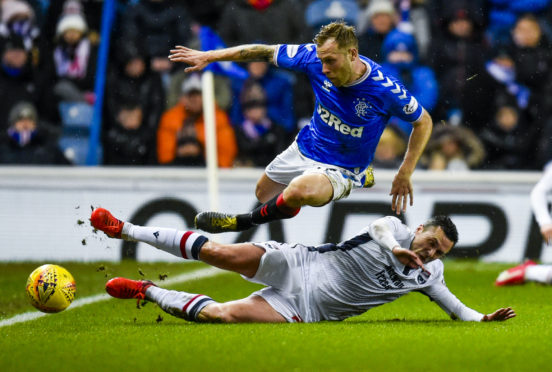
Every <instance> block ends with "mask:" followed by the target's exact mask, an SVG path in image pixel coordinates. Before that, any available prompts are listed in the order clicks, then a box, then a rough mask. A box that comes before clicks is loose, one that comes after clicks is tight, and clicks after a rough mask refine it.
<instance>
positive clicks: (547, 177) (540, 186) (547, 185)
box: [531, 162, 552, 226]
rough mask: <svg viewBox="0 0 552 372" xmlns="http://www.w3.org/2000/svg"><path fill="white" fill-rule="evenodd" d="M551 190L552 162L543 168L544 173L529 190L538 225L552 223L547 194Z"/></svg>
mask: <svg viewBox="0 0 552 372" xmlns="http://www.w3.org/2000/svg"><path fill="white" fill-rule="evenodd" d="M551 191H552V162H550V163H548V164H547V165H546V167H545V169H544V175H543V176H542V178H541V179H540V181H539V182H538V183H537V184H536V185H535V187H533V190H532V191H531V207H532V208H533V213H534V214H535V219H536V220H537V222H538V224H539V226H543V225H547V224H550V223H552V216H550V212H549V211H548V199H547V194H548V193H549V192H551Z"/></svg>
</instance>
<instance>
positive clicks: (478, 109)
mask: <svg viewBox="0 0 552 372" xmlns="http://www.w3.org/2000/svg"><path fill="white" fill-rule="evenodd" d="M482 22H483V21H482V19H481V14H480V10H479V9H477V8H474V7H473V6H472V5H471V3H470V2H467V1H451V2H450V4H449V5H447V6H444V12H443V19H442V22H441V23H440V29H439V30H438V32H435V33H434V40H433V45H435V46H436V47H435V48H432V50H433V54H432V56H431V60H432V65H433V69H434V70H435V72H436V74H437V79H438V81H439V87H440V96H439V97H440V100H439V104H438V107H437V109H436V112H435V115H436V116H437V117H442V118H445V119H446V120H447V121H448V122H450V123H452V124H455V125H459V124H460V123H462V124H463V125H464V126H466V127H468V128H471V129H472V130H474V131H477V130H478V127H479V126H480V125H481V123H483V122H484V121H483V120H482V119H481V117H480V116H479V115H480V114H485V112H486V111H488V110H487V107H486V105H487V104H488V103H487V101H486V100H485V98H481V99H474V97H480V90H481V89H483V88H484V86H483V84H482V81H481V79H479V78H477V77H478V75H479V74H481V71H482V70H483V66H484V61H485V54H486V47H485V44H484V43H483V42H482V33H481V31H482Z"/></svg>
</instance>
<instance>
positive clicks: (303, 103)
mask: <svg viewBox="0 0 552 372" xmlns="http://www.w3.org/2000/svg"><path fill="white" fill-rule="evenodd" d="M0 1H1V7H0V58H1V60H0V163H1V164H82V163H83V155H82V153H81V154H79V152H82V149H83V148H84V149H86V148H87V144H88V136H89V126H90V122H91V118H92V116H93V112H94V109H95V108H96V109H97V107H98V102H97V100H98V97H100V99H101V100H102V101H103V102H101V103H103V105H101V107H103V110H102V111H101V113H102V114H101V118H100V125H101V137H100V141H101V144H102V148H103V153H102V156H101V159H102V160H101V164H104V165H164V166H168V165H180V166H204V165H205V155H204V147H205V135H204V119H203V112H202V111H203V106H202V104H203V103H202V95H201V90H202V85H201V77H200V75H197V74H185V73H184V71H183V69H184V68H185V67H186V66H185V65H183V64H173V63H171V62H169V60H168V59H167V56H168V54H169V50H170V49H171V48H173V47H174V46H175V45H185V46H189V47H192V48H196V49H199V48H201V40H200V39H201V38H200V33H201V30H202V29H204V28H205V26H207V27H209V28H210V29H211V30H212V31H214V32H216V33H217V34H218V35H219V36H220V38H221V39H222V41H223V42H224V43H225V44H226V45H227V46H234V45H238V44H246V43H266V44H278V43H289V44H299V43H309V42H311V40H312V38H313V36H314V34H316V32H317V31H318V29H319V28H320V26H321V25H324V24H326V23H328V22H330V21H333V20H345V21H346V22H347V23H349V24H351V25H355V27H356V29H357V33H358V37H359V49H360V54H362V55H365V56H367V57H369V58H371V59H373V60H374V61H376V62H377V63H379V64H381V65H382V67H383V69H384V70H386V71H387V72H388V73H391V74H393V75H394V76H396V77H397V78H399V79H400V80H401V81H402V82H403V83H404V84H405V86H406V87H407V88H408V89H409V90H410V91H411V92H412V94H414V95H415V96H416V97H417V98H418V101H419V102H420V103H421V104H422V105H423V106H424V107H425V108H426V110H428V111H429V112H430V114H431V115H432V117H433V121H434V131H433V134H432V137H431V139H430V142H429V143H428V146H427V149H426V152H425V154H424V155H423V159H422V161H421V162H420V167H424V168H426V169H435V170H439V169H502V170H509V169H518V170H523V169H541V167H542V166H543V164H544V163H545V162H546V161H547V160H549V159H552V140H551V138H552V84H551V83H550V82H551V81H552V79H551V77H552V76H551V74H552V68H551V64H552V48H551V47H550V44H549V40H551V38H552V4H551V2H552V0H310V1H309V0H229V1H226V0H211V1H204V0H186V1H172V0H126V1H124V0H120V1H117V2H116V6H117V7H116V13H115V20H114V22H113V26H112V28H111V30H110V35H109V41H110V44H109V45H110V48H109V54H108V65H107V72H106V74H105V79H104V80H105V81H104V85H100V88H98V81H97V76H98V75H97V61H98V50H99V46H100V42H101V41H102V40H101V37H100V35H102V34H101V25H102V7H103V5H104V1H100V0H80V1H77V0H27V1H25V0H0ZM241 67H242V68H243V73H241V74H234V75H231V76H224V75H216V77H215V96H216V114H215V115H216V131H217V138H218V144H217V149H218V162H219V166H221V167H264V166H265V165H267V164H268V162H269V161H270V160H271V159H272V158H273V157H274V156H275V155H276V154H278V153H279V152H281V151H282V150H283V149H285V147H286V146H287V145H289V143H290V142H291V141H292V140H293V137H294V136H295V134H296V133H297V131H298V130H299V129H300V128H301V127H302V126H304V125H305V124H306V123H308V121H309V120H310V117H311V115H312V112H313V106H314V97H313V94H312V91H311V88H310V85H309V82H308V80H307V79H306V77H305V76H302V75H300V74H295V73H293V72H290V71H286V70H282V69H277V68H275V67H274V66H272V65H269V64H267V63H264V62H252V63H248V64H244V65H243V66H241ZM98 89H100V91H101V92H102V94H101V95H99V96H98V92H99V90H98ZM410 129H411V128H410V124H408V123H404V122H401V121H400V120H398V119H396V118H391V120H390V122H389V125H388V127H387V128H386V130H385V131H384V133H383V136H382V138H381V141H380V144H379V146H378V148H377V150H376V158H375V160H374V166H375V167H377V168H396V167H397V166H398V164H399V163H400V162H401V160H402V156H403V154H404V152H405V150H406V145H407V142H406V141H407V139H408V135H409V132H410Z"/></svg>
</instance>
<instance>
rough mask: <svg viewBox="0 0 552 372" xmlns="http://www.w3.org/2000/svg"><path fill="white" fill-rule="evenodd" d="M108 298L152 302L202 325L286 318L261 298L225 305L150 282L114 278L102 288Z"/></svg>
mask: <svg viewBox="0 0 552 372" xmlns="http://www.w3.org/2000/svg"><path fill="white" fill-rule="evenodd" d="M105 289H106V291H107V293H109V295H111V296H112V297H115V298H119V299H137V300H138V302H140V301H141V300H148V301H152V302H155V303H156V304H157V305H159V307H160V308H162V309H163V310H164V311H165V312H167V313H168V314H171V315H173V316H175V317H177V318H182V319H185V320H188V321H192V322H202V323H283V322H286V319H285V318H284V317H283V316H282V315H280V314H279V313H278V312H277V311H276V310H275V309H274V308H273V307H272V306H270V305H269V304H268V302H266V301H265V300H264V299H263V298H262V297H260V296H250V297H247V298H244V299H241V300H236V301H229V302H225V303H218V302H215V301H214V300H213V299H212V298H211V297H209V296H205V295H202V294H195V293H188V292H183V291H174V290H168V289H164V288H160V287H157V286H156V285H155V284H153V283H152V282H150V281H149V280H131V279H126V278H113V279H111V280H110V281H108V282H107V283H106V285H105Z"/></svg>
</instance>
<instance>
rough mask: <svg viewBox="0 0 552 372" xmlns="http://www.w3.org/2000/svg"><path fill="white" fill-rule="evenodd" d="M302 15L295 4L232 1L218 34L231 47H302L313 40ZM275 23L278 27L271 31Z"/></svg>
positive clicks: (291, 1)
mask: <svg viewBox="0 0 552 372" xmlns="http://www.w3.org/2000/svg"><path fill="white" fill-rule="evenodd" d="M303 15H304V13H303V12H302V11H301V7H300V6H299V5H297V4H296V2H295V1H294V0H232V1H229V2H228V4H227V5H226V7H225V8H224V11H223V13H222V16H221V18H220V23H219V26H218V32H219V34H220V36H221V37H222V39H223V40H224V42H225V43H226V44H227V45H228V46H234V45H238V44H250V43H252V42H253V41H259V42H262V43H266V44H278V43H280V42H281V41H282V40H287V41H288V43H289V44H300V43H304V42H306V41H308V39H309V37H310V35H308V32H306V30H307V27H306V24H305V20H304V17H303ZM274 22H277V27H269V25H274ZM179 42H180V43H181V44H182V41H179ZM173 45H174V44H173ZM171 46H172V45H171Z"/></svg>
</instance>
